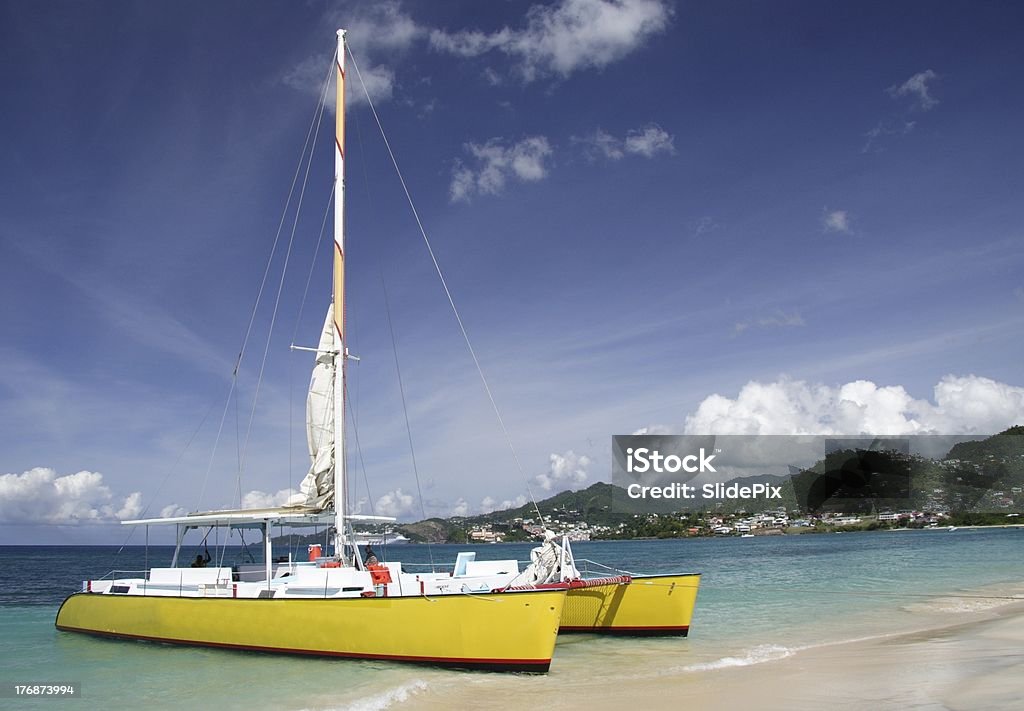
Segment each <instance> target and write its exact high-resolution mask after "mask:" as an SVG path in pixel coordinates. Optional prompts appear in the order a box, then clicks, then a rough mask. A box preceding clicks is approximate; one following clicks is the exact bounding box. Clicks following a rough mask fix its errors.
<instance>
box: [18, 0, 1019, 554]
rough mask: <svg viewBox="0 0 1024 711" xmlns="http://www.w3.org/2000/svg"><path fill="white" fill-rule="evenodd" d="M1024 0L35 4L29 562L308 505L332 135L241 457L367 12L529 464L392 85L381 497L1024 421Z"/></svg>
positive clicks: (470, 506)
mask: <svg viewBox="0 0 1024 711" xmlns="http://www.w3.org/2000/svg"><path fill="white" fill-rule="evenodd" d="M1021 14H1022V11H1021V9H1020V8H1019V7H1018V6H1017V5H1016V4H1014V3H984V4H978V3H912V2H907V3H899V4H898V5H897V6H892V7H887V6H883V5H877V4H876V5H867V6H863V5H859V4H854V3H847V4H835V3H827V4H825V3H814V2H786V3H742V2H714V3H701V4H696V3H692V4H690V3H675V2H668V1H662V0H557V1H555V2H545V3H541V2H537V3H531V2H505V3H479V2H444V3H426V2H383V3H320V2H309V3H305V4H300V3H284V2H281V3H269V2H260V3H201V2H182V3H175V4H173V5H160V4H154V3H142V2H107V3H101V4H94V5H82V4H79V3H62V2H55V3H27V2H8V3H3V4H0V40H2V41H0V52H2V53H3V55H4V57H3V64H2V66H3V67H4V69H3V70H2V74H0V81H2V89H3V96H4V105H5V107H4V110H3V112H2V113H0V128H2V135H3V136H4V137H5V161H4V170H3V176H2V181H0V195H2V205H3V210H2V211H0V290H2V298H3V303H4V304H5V308H4V311H3V316H2V322H0V324H2V331H3V334H4V337H3V340H2V341H0V453H2V459H0V465H2V466H0V542H29V541H36V542H40V541H41V542H54V543H59V542H89V541H111V542H119V541H120V540H122V539H123V537H124V535H125V534H124V531H123V530H120V529H119V528H117V527H116V526H114V525H112V524H113V522H115V521H116V519H117V518H119V517H123V516H134V515H138V514H140V513H141V512H142V511H145V512H146V513H147V514H148V515H155V514H159V513H160V512H161V511H165V512H171V511H176V510H195V509H197V508H213V507H218V506H225V505H229V506H230V505H237V504H238V488H239V487H240V488H241V492H242V493H243V495H244V496H245V503H249V504H254V505H255V504H258V503H268V502H273V501H275V500H280V498H281V497H282V496H283V495H284V493H282V492H285V490H287V489H288V488H289V486H295V484H296V483H297V482H298V480H299V479H301V477H302V475H303V473H304V471H305V468H306V466H307V463H306V455H305V451H304V434H303V432H302V430H301V423H302V408H303V406H304V404H303V402H304V386H305V382H306V380H307V378H308V369H309V367H310V363H309V356H308V354H296V353H290V352H289V350H288V344H289V343H290V342H291V339H292V334H293V333H297V334H298V335H297V336H296V341H297V343H299V344H300V345H313V344H314V342H315V339H316V337H317V333H318V329H319V325H320V323H321V322H322V319H323V310H324V308H325V306H326V301H325V299H326V298H327V296H328V293H329V291H328V279H329V275H328V269H329V257H328V256H324V255H329V252H328V251H326V250H321V251H322V252H323V254H321V255H320V257H319V258H318V260H317V261H316V262H315V264H314V267H313V279H312V287H311V291H310V296H309V298H308V300H307V302H306V306H305V308H304V309H303V313H302V317H301V319H299V318H298V317H297V314H298V311H299V305H300V301H301V296H302V291H303V287H304V285H305V281H306V275H307V273H308V270H309V269H310V264H311V263H312V259H313V255H314V245H315V244H316V241H317V236H318V234H319V226H320V221H321V219H322V216H323V214H324V210H325V209H326V206H327V202H328V199H329V191H330V187H331V171H332V167H331V161H332V158H331V153H330V136H329V132H330V128H329V124H327V125H326V127H325V133H323V134H321V139H326V140H321V141H320V143H321V144H322V145H320V146H319V147H318V149H317V154H316V156H315V157H314V161H313V164H312V167H311V172H310V183H309V187H308V188H307V192H306V195H305V198H304V208H303V212H302V218H301V220H300V222H299V224H298V227H297V230H296V245H295V247H294V250H293V252H292V254H291V257H290V268H289V272H288V273H287V275H286V277H285V281H284V289H283V297H282V302H281V307H280V310H279V316H278V319H277V321H276V325H275V331H274V333H273V335H272V337H271V340H270V347H269V350H268V353H269V355H268V360H267V366H266V371H265V376H264V379H263V382H262V385H261V387H260V392H259V399H258V402H257V407H256V410H255V415H254V416H253V420H252V421H253V426H252V434H251V435H250V437H249V439H248V446H247V448H246V453H245V456H244V462H245V464H244V469H243V471H242V474H241V480H240V483H239V482H238V480H237V478H238V469H239V464H238V463H239V459H240V455H239V451H240V450H241V449H242V443H243V441H244V440H245V432H246V429H247V423H248V421H249V412H250V411H251V409H252V402H253V396H254V394H255V381H256V377H255V376H256V374H257V372H258V371H259V367H260V357H261V355H262V352H263V349H264V345H265V343H266V338H267V323H268V322H269V318H270V308H269V306H270V304H271V303H272V298H269V300H267V299H265V300H264V302H263V304H262V306H261V310H260V312H259V318H258V319H257V324H258V325H257V328H256V331H255V332H254V335H253V339H252V340H251V341H250V344H249V347H248V351H247V355H246V359H245V360H244V361H243V364H242V367H241V371H240V377H239V380H238V387H237V390H236V396H237V397H236V398H235V400H233V401H232V402H231V403H230V404H229V406H228V408H227V410H226V411H227V413H228V416H227V417H226V418H225V424H224V430H223V433H222V434H221V438H220V444H219V445H218V447H217V449H216V451H214V449H213V443H214V440H215V438H216V434H217V429H218V424H219V422H220V419H221V414H222V412H225V399H226V397H227V394H228V389H229V387H230V383H231V370H232V366H233V363H234V359H235V356H236V355H237V353H238V351H239V348H240V345H241V343H242V337H243V335H244V333H245V327H246V324H247V321H248V317H249V313H250V310H251V309H252V304H253V302H254V299H255V297H256V293H257V289H258V288H259V284H260V279H261V277H262V274H263V269H264V266H265V264H266V262H267V260H268V257H269V256H270V253H271V252H270V250H271V245H272V243H273V241H274V235H275V232H276V230H277V226H278V223H279V220H280V219H281V210H282V208H283V206H284V201H285V197H286V195H287V193H288V188H289V184H290V181H291V178H292V175H293V172H294V171H295V166H296V162H297V160H298V156H299V152H300V149H301V147H302V142H303V138H304V136H305V133H306V130H307V129H308V127H309V125H310V120H311V117H312V116H313V115H314V110H315V104H316V93H317V90H318V88H319V81H320V78H321V77H322V76H323V75H324V73H325V72H326V70H327V67H328V66H329V61H330V55H331V52H332V50H333V41H334V39H333V38H334V29H335V28H336V27H339V26H344V27H347V28H349V29H350V36H349V39H350V45H351V47H352V50H353V53H354V55H355V57H356V60H357V62H358V63H359V68H360V70H361V73H362V74H363V78H364V79H365V80H366V83H367V87H368V90H369V92H370V93H371V96H372V97H373V99H374V102H375V105H376V107H377V109H378V112H379V115H380V118H381V121H382V122H383V124H384V127H385V130H386V131H387V133H388V137H389V140H390V141H391V144H392V146H393V148H394V149H395V152H396V154H397V157H398V160H399V162H400V164H401V167H402V170H403V173H404V177H405V179H406V182H407V183H408V185H409V188H410V190H411V192H412V195H413V197H414V199H415V201H416V204H417V207H418V209H419V210H420V213H421V216H422V218H423V222H424V225H425V227H426V229H427V232H428V234H429V236H430V238H431V240H432V243H433V246H434V248H435V251H436V252H437V255H438V258H439V260H440V262H441V265H442V267H443V268H444V270H445V272H446V275H447V277H448V279H449V284H450V286H451V289H452V292H453V295H454V298H455V300H456V303H457V304H458V305H459V307H460V309H461V311H462V315H463V319H464V321H465V323H466V326H467V328H468V330H469V333H470V337H471V338H472V339H473V343H474V346H475V347H476V349H477V353H478V355H479V357H480V360H481V363H482V365H483V368H484V371H485V373H486V374H487V376H488V379H489V381H490V383H491V386H492V388H493V391H494V395H495V398H496V400H497V403H498V405H499V407H500V408H501V410H502V414H503V416H504V418H505V421H506V424H507V425H508V430H509V432H510V435H511V438H512V440H513V442H514V443H515V446H516V448H517V451H518V452H519V457H520V459H521V461H522V463H523V469H524V471H523V473H522V474H520V472H519V471H518V470H517V469H516V466H515V463H514V461H513V459H512V457H511V455H510V454H509V452H508V448H507V445H506V444H505V441H504V437H503V435H502V433H501V430H500V428H499V426H498V425H497V423H496V421H495V418H494V415H493V413H492V412H491V410H490V405H489V403H488V401H487V398H486V395H485V393H484V391H483V389H482V387H481V386H480V383H479V380H478V377H477V375H476V373H475V370H474V369H473V366H472V362H471V360H470V359H469V356H468V354H467V352H466V349H465V346H464V345H463V343H462V341H461V336H460V334H459V332H458V328H457V325H456V323H455V321H454V319H453V317H452V315H451V313H450V310H449V309H448V305H447V302H446V301H445V298H444V294H443V292H442V290H441V287H440V284H439V283H438V280H437V277H436V275H435V274H434V273H433V271H432V266H431V264H430V261H429V257H428V256H427V254H426V251H425V248H424V246H423V244H422V241H421V238H420V236H419V234H418V231H417V229H416V225H415V222H414V220H413V219H412V216H411V214H410V212H409V210H408V208H407V207H406V206H405V203H404V196H403V195H402V193H401V187H400V185H399V184H398V182H397V179H396V178H395V176H394V173H393V171H392V169H391V167H390V165H389V163H388V159H387V154H386V152H385V149H384V147H383V145H382V143H381V140H380V137H379V135H378V134H377V132H376V127H375V125H374V124H373V120H372V116H371V115H370V113H369V111H368V110H367V107H366V104H365V101H362V100H360V97H359V96H353V97H352V100H351V104H352V106H351V111H350V114H349V134H348V186H349V202H348V217H349V227H350V229H349V234H348V259H349V266H350V280H349V286H350V292H349V293H350V299H351V303H350V311H349V324H350V331H351V336H352V344H351V347H352V350H353V351H354V352H356V353H357V354H358V355H360V357H361V358H362V360H361V361H360V363H359V364H358V365H357V366H355V367H354V368H353V369H352V373H351V377H352V381H351V387H352V399H353V401H354V402H353V405H354V407H353V410H354V412H355V416H356V417H357V418H358V429H359V440H360V445H361V449H362V453H363V459H364V461H365V465H366V472H367V479H368V480H369V483H370V491H369V492H367V491H366V487H365V486H364V485H363V484H362V472H361V469H358V470H357V471H358V478H357V480H358V481H359V482H360V483H359V486H358V487H357V489H358V494H357V497H358V498H360V499H364V500H365V501H364V503H363V511H364V512H367V511H368V510H369V507H370V505H371V504H373V505H374V509H375V510H376V511H377V512H378V513H381V512H386V513H394V514H397V515H399V516H400V517H402V518H403V519H415V518H419V517H420V512H421V510H425V511H426V512H427V514H428V515H431V514H443V515H448V514H452V513H475V512H479V511H481V510H486V509H490V508H494V507H495V506H499V505H501V504H502V503H505V502H516V501H517V500H520V501H521V500H522V497H523V496H524V494H525V493H526V481H524V478H525V479H526V480H529V482H530V483H531V485H532V487H533V489H534V491H535V492H536V493H537V494H538V495H547V494H549V493H553V492H555V491H558V490H560V489H562V488H566V487H568V486H583V485H587V484H589V483H591V482H593V481H597V480H602V479H603V480H607V479H608V478H609V476H610V461H609V460H610V445H611V435H614V434H624V433H630V432H636V431H641V430H644V429H645V428H646V431H651V432H655V431H658V432H684V431H686V432H716V433H756V432H766V433H767V432H798V431H799V432H809V431H814V432H819V433H832V432H841V433H844V434H854V433H856V432H860V431H864V432H871V433H877V434H884V433H910V432H915V433H918V432H920V433H925V432H941V433H953V432H989V431H996V430H997V429H1001V428H1003V427H1005V426H1007V425H1009V424H1012V423H1014V422H1017V423H1020V422H1022V421H1024V377H1022V372H1021V366H1020V360H1021V359H1020V354H1021V352H1022V351H1024V277H1022V273H1024V270H1022V267H1024V235H1022V230H1021V218H1020V205H1021V188H1022V185H1024V181H1022V178H1024V135H1022V134H1021V132H1020V130H1019V127H1020V126H1021V125H1022V123H1024V121H1022V119H1024V97H1022V94H1021V92H1020V91H1019V89H1018V88H1017V87H1018V86H1019V83H1020V72H1021V69H1022V67H1024V42H1022V41H1021V40H1022V39H1024V37H1022V32H1021V30H1020V28H1021V27H1022V26H1024V24H1022V17H1021ZM354 76H355V72H354V71H350V77H354ZM350 83H351V84H356V83H357V82H355V81H352V82H350ZM290 225H291V223H290V222H288V223H286V229H285V239H287V235H288V233H289V231H290ZM327 244H328V242H325V243H324V245H323V246H324V247H326V246H327ZM282 260H283V252H281V251H279V252H278V253H277V255H276V257H275V260H274V267H275V269H274V273H273V274H272V276H271V278H270V282H269V284H270V286H269V287H268V293H269V294H270V295H271V297H272V295H273V293H274V292H275V291H276V288H277V284H278V279H279V272H278V271H277V268H278V267H279V266H280V264H281V262H282ZM382 275H383V279H384V281H385V282H386V284H387V288H388V293H389V297H390V301H391V307H392V312H393V313H392V316H393V319H394V324H395V331H396V338H397V340H398V347H399V356H400V358H401V363H402V376H403V379H404V382H405V384H406V390H407V392H406V395H407V399H408V402H409V414H410V419H411V423H412V435H413V438H414V440H415V443H416V449H417V462H418V465H419V470H420V473H421V476H422V479H423V495H424V496H423V501H422V502H421V501H420V499H419V497H418V495H417V493H416V487H415V483H414V481H413V478H412V476H411V473H410V472H411V466H410V462H409V454H408V446H407V441H406V433H405V426H404V419H403V417H402V410H401V401H400V399H399V393H398V388H397V384H396V378H395V370H394V359H393V354H392V349H391V341H390V336H389V333H388V330H387V325H386V321H385V311H384V306H383V296H382V288H381V279H382ZM211 453H213V454H211ZM208 470H209V475H207V471H208Z"/></svg>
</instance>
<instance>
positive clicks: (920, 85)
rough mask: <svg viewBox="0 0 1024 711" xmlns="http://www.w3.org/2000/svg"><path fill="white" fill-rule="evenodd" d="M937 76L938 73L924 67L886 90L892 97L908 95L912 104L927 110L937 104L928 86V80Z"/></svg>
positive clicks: (932, 79)
mask: <svg viewBox="0 0 1024 711" xmlns="http://www.w3.org/2000/svg"><path fill="white" fill-rule="evenodd" d="M938 77H939V75H938V74H936V73H935V72H934V71H932V70H931V69H926V70H925V71H923V72H918V73H917V74H915V75H914V76H912V77H910V78H909V79H907V80H906V81H905V82H903V83H902V84H894V85H893V86H890V87H889V88H888V89H886V91H888V92H889V96H891V97H893V98H894V99H895V98H900V97H904V96H908V97H910V98H911V99H912V100H913V102H914V106H916V107H917V108H919V109H921V110H922V111H928V110H930V109H933V108H935V107H936V106H938V105H939V100H938V99H936V98H935V97H933V96H932V95H931V93H930V91H929V86H928V82H931V81H934V80H936V79H938Z"/></svg>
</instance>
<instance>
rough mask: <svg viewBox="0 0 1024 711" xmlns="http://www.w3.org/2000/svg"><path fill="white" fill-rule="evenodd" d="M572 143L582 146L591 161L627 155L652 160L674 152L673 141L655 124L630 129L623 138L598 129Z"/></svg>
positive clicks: (574, 138)
mask: <svg viewBox="0 0 1024 711" xmlns="http://www.w3.org/2000/svg"><path fill="white" fill-rule="evenodd" d="M572 142H573V143H577V144H580V145H582V146H583V150H584V153H585V154H586V156H587V157H588V158H590V159H591V160H593V159H595V158H607V159H608V160H620V159H622V158H625V157H626V156H627V155H638V156H643V157H644V158H653V157H654V156H656V155H658V154H659V153H668V154H669V155H671V154H674V153H675V152H676V149H675V139H674V138H673V137H672V136H671V135H669V133H668V132H667V131H665V129H663V128H662V127H661V126H659V125H657V124H655V123H651V124H648V125H646V126H644V127H643V128H635V129H632V130H630V131H629V132H628V133H627V134H626V136H625V138H618V137H616V136H613V135H612V134H610V133H608V132H606V131H604V130H603V129H601V128H598V129H596V130H595V131H594V132H593V133H591V134H588V135H586V136H573V138H572Z"/></svg>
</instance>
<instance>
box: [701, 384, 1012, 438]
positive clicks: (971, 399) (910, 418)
mask: <svg viewBox="0 0 1024 711" xmlns="http://www.w3.org/2000/svg"><path fill="white" fill-rule="evenodd" d="M933 393H934V395H933V401H928V400H918V399H915V398H913V397H911V396H910V394H909V393H907V391H906V389H904V388H903V386H901V385H891V386H879V385H876V384H875V383H873V382H871V381H867V380H856V381H853V382H849V383H845V384H843V385H839V386H828V385H821V384H809V383H806V382H804V381H800V380H788V379H782V380H778V381H776V382H773V383H760V382H757V381H751V382H749V383H747V384H746V385H744V386H743V388H742V389H741V390H740V392H739V394H738V395H737V396H736V397H735V398H729V397H726V396H723V395H718V394H715V395H710V396H709V397H707V398H705V399H704V401H703V402H701V404H700V406H699V407H698V408H697V410H696V412H694V413H693V414H692V415H690V416H688V417H687V418H686V423H685V425H684V427H683V430H684V432H685V433H686V434H814V435H856V434H872V435H909V434H994V433H996V432H1000V431H1002V430H1004V429H1006V428H1007V427H1009V426H1011V425H1015V424H1024V388H1022V387H1017V386H1013V385H1007V384H1006V383H1000V382H997V381H995V380H991V379H989V378H984V377H979V376H975V375H967V376H962V377H960V376H954V375H947V376H945V377H944V378H942V380H941V381H939V383H938V384H937V385H936V386H935V388H934V391H933Z"/></svg>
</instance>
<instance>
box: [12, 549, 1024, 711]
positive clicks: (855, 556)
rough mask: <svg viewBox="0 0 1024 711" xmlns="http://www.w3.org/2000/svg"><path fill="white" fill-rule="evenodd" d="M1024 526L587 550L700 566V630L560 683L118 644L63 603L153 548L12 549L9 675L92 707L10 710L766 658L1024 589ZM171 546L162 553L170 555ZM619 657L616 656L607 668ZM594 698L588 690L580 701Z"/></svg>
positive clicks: (532, 687) (582, 552)
mask: <svg viewBox="0 0 1024 711" xmlns="http://www.w3.org/2000/svg"><path fill="white" fill-rule="evenodd" d="M468 548H472V547H467V546H433V547H432V549H431V550H430V551H428V550H427V548H425V547H422V546H403V547H398V546H396V547H393V548H392V549H391V551H390V553H391V557H393V558H396V559H401V560H403V561H409V562H427V561H428V560H429V557H430V556H433V558H434V560H435V561H438V562H449V561H451V560H454V557H455V553H456V551H458V550H466V549H468ZM529 548H530V546H529V545H499V546H483V547H479V548H475V550H477V551H478V557H479V558H491V559H493V558H517V559H520V560H522V559H525V558H526V557H527V556H528V552H529ZM1022 549H1024V529H985V530H967V529H960V530H958V531H956V532H953V533H949V532H946V531H906V532H881V533H849V534H831V535H803V536H780V537H758V538H748V539H739V538H728V539H686V540H666V541H628V542H619V541H615V542H593V543H578V544H576V545H575V546H574V550H575V552H576V555H577V557H578V558H589V559H593V560H597V561H600V562H603V563H606V564H608V565H612V566H616V567H621V568H624V569H627V570H631V571H633V572H648V573H656V572H672V571H680V570H681V571H688V572H701V573H703V581H702V585H701V592H700V596H699V598H698V602H697V611H696V614H695V616H694V620H693V625H692V628H691V636H690V638H688V639H685V640H683V639H640V640H629V639H605V638H597V637H593V636H590V635H575V636H563V637H562V638H560V641H559V646H558V648H557V650H556V654H555V660H554V662H553V664H552V671H551V673H550V674H549V675H548V676H547V677H530V676H513V677H508V676H506V675H497V674H481V673H477V674H467V673H460V672H449V671H441V670H434V669H429V668H420V667H410V666H402V665H391V664H383V663H377V662H354V661H344V660H320V659H306V658H290V657H284V656H275V655H264V654H252V653H240V652H228V651H219V650H204V649H194V648H183V647H172V646H165V645H156V644H148V643H136V642H118V641H108V640H101V639H93V638H90V637H86V636H82V635H76V634H70V633H62V632H58V631H56V630H55V629H54V627H53V620H54V617H55V615H56V612H57V608H58V607H59V605H60V602H61V600H62V599H63V598H64V596H65V595H67V594H68V593H71V592H74V591H75V590H77V589H78V588H79V586H80V582H81V580H82V579H83V578H85V577H89V576H93V577H97V576H99V575H102V574H103V573H106V572H107V571H109V570H111V569H115V568H116V569H122V570H132V569H141V568H142V567H144V565H145V563H146V558H145V556H144V553H143V550H142V549H141V548H130V549H125V550H124V551H123V552H121V553H120V554H119V555H115V553H116V550H117V549H116V547H70V548H56V547H52V548H51V547H41V548H40V547H35V548H29V547H0V562H2V564H3V570H4V571H5V575H4V577H3V582H2V583H0V609H2V615H0V639H3V640H4V642H3V645H2V647H0V670H2V671H0V680H2V681H4V682H5V683H10V682H19V683H20V682H25V681H35V682H51V683H53V682H75V683H76V684H79V685H80V688H81V691H82V699H81V701H71V700H65V701H51V700H46V701H43V700H12V699H10V698H0V706H3V707H4V708H20V707H24V708H41V707H43V706H44V705H45V706H54V705H60V706H64V705H72V704H74V705H82V706H83V707H84V706H85V705H86V704H88V705H89V706H92V705H94V704H103V705H117V706H125V705H139V706H142V705H145V706H147V707H150V708H173V707H181V706H183V705H184V706H190V707H191V706H203V707H207V706H209V707H218V708H222V709H236V708H238V709H240V708H283V709H304V708H310V709H324V708H357V709H383V708H388V707H392V706H395V705H400V704H403V703H408V704H412V705H415V701H416V698H417V697H418V696H419V695H421V694H423V693H425V692H426V691H427V690H432V691H439V690H443V689H444V688H445V687H451V688H455V687H458V686H461V687H465V686H466V685H472V686H474V687H479V691H480V693H481V694H486V693H488V691H489V690H490V691H497V690H501V691H502V692H505V691H507V690H512V691H515V690H520V691H522V692H523V693H525V694H527V695H529V694H530V693H535V692H536V693H540V692H543V691H544V690H545V689H546V688H548V686H549V685H553V686H551V688H552V689H553V690H554V689H562V690H566V689H573V690H574V691H573V693H577V694H581V695H583V697H584V698H585V695H586V693H587V688H588V687H587V681H588V680H589V679H591V678H592V676H593V675H594V674H595V670H600V671H599V672H598V673H601V674H603V675H604V676H605V677H606V678H605V681H608V680H609V679H608V678H607V677H609V676H610V677H611V678H612V680H613V679H614V675H616V674H618V675H621V678H629V677H631V676H633V675H637V674H644V673H650V668H651V665H652V664H655V663H656V664H657V665H658V668H659V670H660V671H659V673H662V674H664V675H677V676H680V678H682V677H685V676H686V675H687V674H692V673H695V672H696V673H699V672H700V671H701V670H703V669H713V668H717V667H720V666H723V665H724V666H730V665H743V664H749V663H755V662H757V661H759V660H761V659H769V658H775V657H778V656H785V655H786V654H788V653H789V652H790V651H791V650H794V649H800V648H806V647H808V646H815V645H818V644H826V643H829V642H836V641H842V640H849V639H855V638H859V637H865V636H873V635H879V634H884V633H886V632H888V631H895V630H902V629H913V628H914V627H915V625H923V624H925V623H930V622H933V621H934V620H935V619H937V618H949V619H953V618H955V617H956V616H957V615H958V614H960V613H962V612H966V611H971V610H976V609H979V608H983V607H985V606H987V605H995V604H1000V603H1002V602H1004V600H1003V599H1002V598H1004V597H1007V596H1014V595H1022V594H1024V555H1021V553H1022ZM169 557H170V549H168V548H165V547H160V548H157V547H153V548H151V549H150V552H149V558H148V562H149V564H151V565H153V564H157V565H159V564H166V563H167V562H168V561H169ZM609 660H612V661H609ZM584 698H581V705H582V701H583V700H584Z"/></svg>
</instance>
